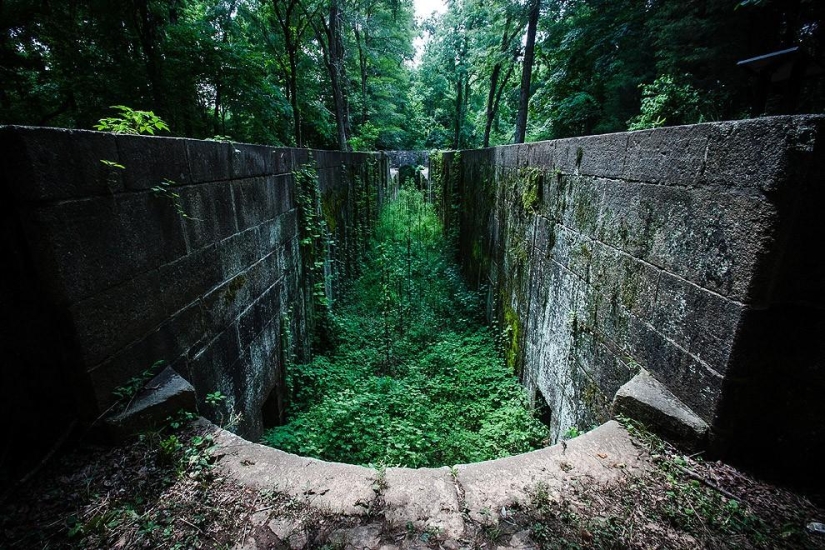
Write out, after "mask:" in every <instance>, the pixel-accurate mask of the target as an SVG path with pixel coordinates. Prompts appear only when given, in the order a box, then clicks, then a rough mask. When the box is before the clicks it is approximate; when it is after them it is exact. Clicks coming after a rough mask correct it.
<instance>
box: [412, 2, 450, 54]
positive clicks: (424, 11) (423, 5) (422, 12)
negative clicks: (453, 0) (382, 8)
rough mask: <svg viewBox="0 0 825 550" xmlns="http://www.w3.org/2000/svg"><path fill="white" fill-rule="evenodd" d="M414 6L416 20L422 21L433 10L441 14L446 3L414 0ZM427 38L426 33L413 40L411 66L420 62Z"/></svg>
mask: <svg viewBox="0 0 825 550" xmlns="http://www.w3.org/2000/svg"><path fill="white" fill-rule="evenodd" d="M413 5H414V6H415V18H416V19H417V20H418V21H422V20H424V19H426V18H428V17H429V16H431V15H432V14H433V12H436V13H439V14H443V13H445V12H446V11H447V4H446V3H445V2H443V1H442V0H415V1H414V2H413ZM428 39H429V36H428V35H424V36H417V37H416V38H415V39H414V40H413V47H414V48H415V59H414V60H413V66H414V67H418V65H419V64H420V63H421V55H422V54H423V53H424V45H425V44H426V43H427V40H428Z"/></svg>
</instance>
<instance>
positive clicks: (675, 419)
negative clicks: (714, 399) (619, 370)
mask: <svg viewBox="0 0 825 550" xmlns="http://www.w3.org/2000/svg"><path fill="white" fill-rule="evenodd" d="M613 413H614V414H616V415H620V414H621V415H624V416H627V417H629V418H632V419H634V420H638V421H640V422H642V423H644V424H645V425H646V426H647V427H649V428H650V429H652V430H653V431H654V432H656V433H657V434H660V435H661V436H662V437H664V438H665V439H667V440H669V441H670V442H671V443H673V444H675V445H677V446H678V447H680V448H683V449H685V450H687V451H697V450H701V449H703V448H704V446H705V445H706V444H707V436H708V425H707V423H706V422H705V421H703V420H702V419H701V418H699V417H698V416H697V415H696V414H695V413H694V412H693V411H691V410H690V409H689V408H688V407H686V406H685V404H684V403H682V402H681V401H679V399H677V398H676V397H675V396H674V395H673V394H672V393H671V392H670V391H669V390H668V389H667V388H666V387H665V386H664V385H662V384H661V383H660V382H659V381H658V380H656V379H655V378H653V377H652V376H650V374H649V373H648V372H647V371H645V370H642V371H641V372H639V374H637V375H636V376H634V377H633V379H632V380H630V381H629V382H628V383H627V384H625V385H624V386H622V387H621V388H619V391H618V392H616V397H615V398H614V401H613Z"/></svg>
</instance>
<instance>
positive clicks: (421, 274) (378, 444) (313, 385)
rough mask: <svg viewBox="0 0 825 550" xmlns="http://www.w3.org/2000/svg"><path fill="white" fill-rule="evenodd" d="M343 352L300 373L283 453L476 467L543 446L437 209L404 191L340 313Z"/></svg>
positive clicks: (336, 321) (273, 439)
mask: <svg viewBox="0 0 825 550" xmlns="http://www.w3.org/2000/svg"><path fill="white" fill-rule="evenodd" d="M330 316H331V322H330V323H329V325H330V327H331V328H330V330H331V332H332V334H331V340H332V342H333V350H332V351H331V352H329V353H327V354H326V355H321V356H318V357H316V358H315V359H314V360H313V361H312V362H311V363H309V364H305V365H292V366H290V368H289V369H288V373H287V383H288V386H289V390H290V396H291V405H290V411H289V421H288V423H287V424H286V425H284V426H281V427H278V428H275V429H272V430H270V431H269V432H268V433H267V434H266V435H265V437H264V440H265V442H266V443H267V444H269V445H272V446H274V447H277V448H280V449H283V450H286V451H289V452H292V453H297V454H301V455H304V456H312V457H317V458H321V459H324V460H332V461H339V462H348V463H353V464H388V465H404V466H409V467H422V466H442V465H445V464H448V465H450V464H459V463H466V462H475V461H480V460H488V459H493V458H498V457H502V456H507V455H511V454H515V453H521V452H525V451H529V450H532V449H535V448H537V447H539V446H541V445H542V443H543V441H544V439H545V438H546V436H547V429H546V428H545V427H544V426H543V425H542V424H541V423H540V422H539V421H538V420H537V419H536V418H535V417H534V415H533V412H532V411H531V410H530V409H529V407H528V402H527V398H526V394H525V392H524V389H523V388H522V387H521V386H520V385H519V383H518V381H517V380H516V378H515V377H514V376H513V374H512V373H511V372H509V371H508V370H507V369H506V368H505V366H504V362H503V360H502V359H501V357H500V356H499V354H498V353H497V352H496V349H495V343H494V337H493V334H492V333H491V331H490V330H489V329H488V328H487V327H486V326H484V323H483V320H482V318H481V315H480V304H479V299H478V295H477V294H476V293H472V292H469V291H468V290H467V289H466V288H465V287H464V285H463V282H462V280H461V277H460V276H459V273H458V269H457V266H456V265H455V264H454V263H453V262H452V261H451V254H450V251H449V247H448V245H447V243H446V240H445V239H444V237H443V234H442V230H441V225H440V222H439V220H438V217H437V216H436V213H435V211H434V209H433V207H432V205H430V204H427V203H425V202H424V200H423V198H422V196H421V194H420V193H419V192H417V191H415V190H414V189H402V190H401V191H400V193H399V197H398V199H397V200H395V201H393V202H392V203H390V204H389V205H387V206H386V207H385V208H384V210H383V212H382V214H381V217H380V220H379V222H378V225H377V227H376V231H375V237H374V239H373V243H372V247H371V251H370V253H369V255H368V258H367V260H366V266H365V269H364V271H363V275H362V276H361V277H360V278H359V279H358V280H357V281H356V282H355V283H354V285H353V288H352V290H351V291H350V292H349V294H348V295H347V296H346V297H345V298H344V299H342V301H341V302H340V303H337V304H336V305H335V308H334V312H333V313H331V314H330Z"/></svg>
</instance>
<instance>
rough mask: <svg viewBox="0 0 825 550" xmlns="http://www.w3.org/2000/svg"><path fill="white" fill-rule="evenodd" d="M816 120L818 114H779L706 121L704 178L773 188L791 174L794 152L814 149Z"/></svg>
mask: <svg viewBox="0 0 825 550" xmlns="http://www.w3.org/2000/svg"><path fill="white" fill-rule="evenodd" d="M817 124H821V117H816V116H809V117H790V116H782V117H765V118H758V119H753V120H742V121H732V122H724V123H719V124H710V125H707V127H708V128H709V130H710V132H709V138H708V148H707V164H706V169H705V174H704V180H705V181H706V182H707V183H709V184H714V185H719V186H723V187H738V188H750V189H758V190H761V191H763V192H766V193H769V192H774V191H776V190H778V189H779V187H780V186H782V184H783V183H784V182H786V181H789V176H790V175H791V174H793V172H794V170H793V169H794V168H795V167H793V166H792V165H791V163H792V162H793V161H794V160H795V154H794V153H796V152H798V151H805V150H807V151H812V150H813V146H814V143H815V141H816V137H817ZM820 139H821V137H820Z"/></svg>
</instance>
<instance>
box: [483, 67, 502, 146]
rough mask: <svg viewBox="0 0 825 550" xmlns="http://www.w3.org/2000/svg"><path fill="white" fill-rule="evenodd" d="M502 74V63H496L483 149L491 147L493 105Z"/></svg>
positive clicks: (491, 80)
mask: <svg viewBox="0 0 825 550" xmlns="http://www.w3.org/2000/svg"><path fill="white" fill-rule="evenodd" d="M500 74H501V63H496V64H495V66H494V67H493V73H492V74H491V75H490V91H489V92H488V93H487V112H486V116H485V118H486V120H485V121H484V142H483V144H482V147H489V146H490V130H491V129H492V127H493V118H495V116H496V112H495V110H494V109H493V104H494V103H495V100H496V90H497V89H498V77H499V75H500Z"/></svg>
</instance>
